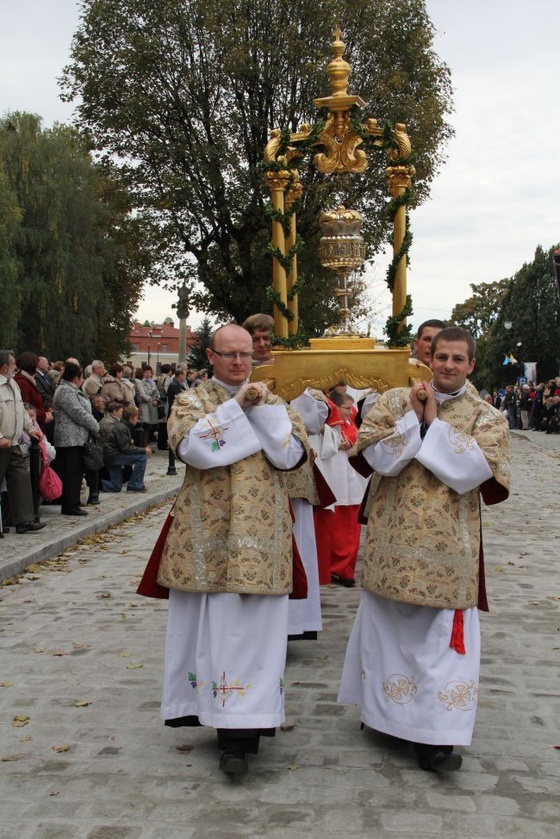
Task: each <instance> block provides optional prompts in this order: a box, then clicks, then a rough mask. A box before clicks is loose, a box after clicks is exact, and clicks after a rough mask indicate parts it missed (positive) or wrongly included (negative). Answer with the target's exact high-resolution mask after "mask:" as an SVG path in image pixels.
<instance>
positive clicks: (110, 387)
mask: <svg viewBox="0 0 560 839" xmlns="http://www.w3.org/2000/svg"><path fill="white" fill-rule="evenodd" d="M123 372H124V367H123V365H122V364H119V362H118V361H117V362H116V364H111V366H110V367H109V372H108V373H107V375H106V376H105V378H104V380H103V387H102V388H101V390H100V393H101V396H103V397H104V399H105V401H106V402H107V403H109V402H120V403H121V405H122V406H123V407H124V406H125V405H128V404H129V400H128V398H127V397H128V393H129V391H128V388H125V387H123V383H122V378H123Z"/></svg>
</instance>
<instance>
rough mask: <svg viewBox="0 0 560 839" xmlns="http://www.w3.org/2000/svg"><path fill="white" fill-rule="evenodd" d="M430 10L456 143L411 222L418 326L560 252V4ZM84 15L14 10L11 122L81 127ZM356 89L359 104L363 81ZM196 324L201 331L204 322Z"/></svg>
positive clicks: (383, 303)
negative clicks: (21, 115)
mask: <svg viewBox="0 0 560 839" xmlns="http://www.w3.org/2000/svg"><path fill="white" fill-rule="evenodd" d="M427 8H428V12H429V14H430V15H431V18H432V21H433V23H434V26H435V28H436V30H437V34H436V39H435V49H436V52H437V53H438V55H439V56H440V58H441V59H442V60H443V61H445V62H446V63H447V64H448V65H449V67H450V68H451V73H452V79H453V85H454V88H455V111H454V113H453V114H452V116H451V122H452V124H453V126H454V128H455V131H456V137H455V139H454V140H453V141H452V142H451V143H450V144H449V146H448V149H447V154H448V160H447V162H446V164H445V165H444V166H443V168H442V171H441V174H440V175H439V176H438V178H437V180H436V181H435V183H434V184H433V187H432V196H431V199H430V201H429V202H427V203H426V204H424V205H423V206H422V207H421V208H420V209H418V210H417V211H415V212H414V213H413V214H412V216H411V224H412V232H413V234H414V243H413V247H412V250H411V262H412V270H411V271H410V273H409V280H408V290H409V291H410V293H411V294H412V298H413V305H414V310H415V314H414V317H413V318H412V319H411V320H412V323H413V324H414V325H415V326H417V325H418V324H419V323H420V321H422V320H425V319H426V318H430V317H440V318H446V317H448V316H449V315H450V313H451V309H452V308H453V306H454V305H455V304H456V303H460V302H462V301H463V300H465V299H466V298H467V297H469V296H470V287H469V284H470V283H480V282H492V281H494V280H499V279H502V278H503V277H510V276H512V275H513V274H514V273H515V272H516V271H517V270H518V269H519V268H521V266H522V265H523V263H525V262H530V261H531V260H532V259H533V255H534V251H535V248H536V247H537V245H539V244H540V245H542V246H543V247H545V248H548V247H550V246H551V245H553V244H557V243H558V242H559V241H560V219H559V217H558V211H557V207H558V204H559V202H560V166H559V165H558V151H557V147H558V137H559V136H560V130H559V129H560V111H559V110H557V109H556V107H557V106H555V105H554V102H555V101H556V100H557V98H558V96H557V88H558V80H559V79H560V58H559V50H558V41H559V36H560V2H559V0H532V2H528V0H484V2H483V0H427ZM78 9H79V4H78V3H76V2H74V0H18V2H17V3H9V4H8V3H6V4H4V8H3V10H2V19H1V26H0V114H2V115H3V114H5V113H6V112H7V111H11V110H20V111H30V112H33V113H37V114H39V115H40V116H42V117H43V120H44V125H45V126H50V125H52V123H53V122H55V121H60V122H65V121H70V120H71V118H72V107H71V106H70V105H65V104H64V103H62V102H61V101H60V99H59V98H58V92H59V91H58V87H57V83H56V80H57V77H58V76H59V75H60V73H61V69H62V67H63V66H64V64H65V63H66V62H67V61H68V58H69V51H70V44H71V39H72V35H73V33H74V31H75V29H76V27H77V24H78V14H79V12H78ZM327 57H328V56H327ZM346 58H347V59H348V60H349V61H350V63H352V56H350V55H347V56H346ZM351 81H352V83H353V84H354V86H355V90H356V92H358V93H359V79H351ZM372 116H375V117H377V118H378V119H380V120H381V119H383V114H372ZM411 139H412V143H413V144H414V138H413V137H412V138H411ZM384 274H385V266H384V264H383V260H379V261H378V262H377V264H376V265H374V266H373V267H372V268H371V270H370V271H369V272H368V277H371V278H372V281H373V291H372V297H373V298H374V299H375V300H376V301H377V305H378V307H379V308H380V312H379V314H378V316H377V317H376V318H374V320H373V326H374V332H375V333H376V334H377V335H378V336H380V335H381V326H382V325H383V324H384V322H385V320H386V317H387V315H388V314H389V305H390V304H389V299H388V296H387V293H386V292H384V291H383V288H384V286H383V283H382V278H383V277H384ZM172 302H174V297H173V296H172V295H171V294H169V293H166V292H162V291H159V290H149V291H147V292H146V295H145V299H144V301H143V303H142V304H141V306H140V309H139V312H138V316H139V317H140V319H141V320H144V319H146V318H148V319H150V320H155V321H161V320H163V319H164V318H165V317H169V316H171V317H172V316H173V314H174V312H173V310H172V309H171V303H172ZM189 322H190V323H191V325H192V326H195V327H196V325H198V322H199V318H191V319H190V321H189Z"/></svg>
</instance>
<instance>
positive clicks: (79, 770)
mask: <svg viewBox="0 0 560 839" xmlns="http://www.w3.org/2000/svg"><path fill="white" fill-rule="evenodd" d="M534 438H536V439H534ZM558 442H560V438H559V439H558ZM555 443H556V440H555V439H554V438H552V437H551V436H550V435H549V436H548V438H547V437H546V435H542V434H536V433H533V434H523V433H518V432H515V433H514V434H513V435H512V451H513V488H512V495H511V497H510V500H509V501H507V502H506V503H504V504H501V505H499V506H497V507H492V508H488V509H485V510H484V535H485V545H486V555H487V577H488V589H489V599H490V604H491V610H492V611H491V612H490V614H488V615H482V617H481V622H482V634H483V658H482V680H481V692H480V704H479V713H478V720H477V726H476V729H475V738H474V741H473V744H472V745H471V746H470V747H469V748H464V749H461V751H462V753H463V756H464V764H463V769H462V770H461V771H460V772H457V773H448V774H447V775H441V776H438V775H435V774H429V773H425V772H421V771H419V770H418V769H416V767H415V763H414V759H413V757H412V755H411V753H410V749H409V747H408V746H407V745H406V744H404V743H402V742H400V741H395V740H392V739H391V738H388V737H384V736H381V735H378V734H375V733H374V732H372V731H360V727H359V715H358V710H357V708H355V707H353V706H346V707H345V706H339V705H338V704H337V703H336V692H337V688H338V680H339V676H340V671H341V666H342V660H343V656H344V651H345V647H346V641H347V638H348V635H349V632H350V629H351V626H352V620H353V616H354V614H355V611H356V608H357V604H358V601H359V596H360V593H359V591H358V590H348V589H343V588H340V587H336V586H332V587H331V586H327V587H325V588H324V589H323V593H322V601H323V619H324V630H323V632H322V633H321V634H320V637H319V640H318V641H317V642H301V641H299V642H291V643H290V644H289V653H288V667H287V671H286V711H287V722H286V725H285V726H284V729H283V730H281V731H278V733H277V736H276V737H275V738H274V739H272V740H264V742H263V745H262V747H261V753H260V754H259V756H258V757H257V758H255V759H252V761H251V764H250V772H249V775H248V776H247V777H246V779H245V780H244V781H241V782H239V781H235V780H234V781H232V780H231V779H229V778H227V777H226V776H225V775H223V773H221V772H220V771H219V770H218V768H217V749H216V745H215V739H214V735H213V733H212V732H210V731H209V730H207V729H202V728H201V729H169V728H165V727H164V726H163V725H162V724H161V723H160V721H159V718H158V717H159V714H158V711H159V701H160V691H161V670H162V653H163V645H164V637H165V621H166V603H165V602H164V601H157V600H149V599H145V598H140V597H138V596H137V595H136V594H135V588H136V586H137V584H138V580H139V578H140V575H141V573H142V571H143V568H144V565H145V562H146V559H147V557H148V555H149V552H150V549H151V547H152V545H153V543H154V541H155V539H156V536H157V533H158V532H159V528H160V527H161V524H162V522H163V519H164V516H165V512H166V510H167V506H168V505H167V504H161V505H159V507H158V508H156V509H154V510H152V511H151V512H136V514H135V515H134V516H133V517H132V518H130V519H128V520H127V521H125V522H124V523H122V524H120V525H118V526H112V527H110V528H109V529H108V530H106V531H105V532H103V533H99V534H98V535H96V536H91V537H90V538H89V539H88V540H87V541H85V542H82V543H81V544H80V545H79V546H77V547H75V548H71V549H65V550H64V551H63V553H62V555H61V556H59V557H58V558H57V559H54V560H51V561H50V562H47V563H45V565H44V566H42V567H35V566H33V567H32V568H31V569H30V570H29V571H28V572H27V573H25V574H23V575H22V576H21V577H20V578H19V581H18V582H17V583H15V584H12V585H4V586H3V587H2V588H0V617H1V620H2V624H1V627H0V630H1V633H2V635H1V639H2V643H1V645H0V801H1V802H2V804H1V807H2V819H1V820H0V839H190V838H191V837H197V839H241V837H254V839H301V837H302V836H309V837H313V839H315V838H316V839H340V837H341V836H344V837H348V839H358V837H360V839H361V837H372V838H373V839H405V837H406V839H412V837H414V839H416V837H417V836H431V837H441V839H465V837H469V839H502V838H503V837H512V839H545V837H546V839H551V837H553V836H557V835H558V824H559V822H560V750H558V749H557V748H555V746H560V731H559V730H558V707H559V700H560V679H559V667H558V664H559V650H560V582H559V576H558V544H557V539H556V525H557V522H558V520H559V511H560V503H559V496H558V476H559V470H560V446H556V445H555ZM545 444H546V445H545ZM154 466H156V464H154ZM156 471H157V470H156ZM147 480H148V479H147ZM158 480H161V481H162V483H163V486H162V492H163V494H164V495H165V494H166V487H167V485H166V484H165V481H163V476H162V477H161V478H158V477H157V476H154V478H153V479H151V478H150V484H152V482H155V481H158ZM168 480H172V479H168ZM154 485H155V484H154ZM129 495H132V493H130V494H129ZM144 500H148V499H144V498H142V501H144ZM153 500H157V499H155V497H154V499H153ZM123 501H124V499H123ZM134 501H135V502H136V498H135V499H134ZM126 502H128V498H126ZM103 503H104V504H108V503H109V502H106V501H104V502H103ZM111 503H112V502H111ZM114 512H115V511H114V510H113V513H114ZM101 514H102V515H105V514H107V515H110V513H109V512H107V513H104V512H103V507H102V509H101ZM111 514H112V513H111ZM121 514H122V511H121ZM62 518H63V517H62V516H60V519H62ZM89 518H91V517H88V520H89ZM88 524H89V521H88ZM53 528H54V525H53ZM46 530H47V528H45V531H46ZM45 531H42V532H43V533H44V532H45ZM52 534H53V536H54V529H53V531H52ZM37 535H39V534H37ZM7 538H8V537H6V539H4V540H3V542H4V545H5V544H6V540H7ZM15 538H16V537H15V536H12V537H11V539H10V541H11V542H13V541H15ZM18 538H19V539H20V540H23V539H25V538H27V537H24V536H22V537H18ZM31 538H32V537H29V543H30V541H31ZM33 538H36V537H33ZM0 550H3V546H2V545H1V544H0Z"/></svg>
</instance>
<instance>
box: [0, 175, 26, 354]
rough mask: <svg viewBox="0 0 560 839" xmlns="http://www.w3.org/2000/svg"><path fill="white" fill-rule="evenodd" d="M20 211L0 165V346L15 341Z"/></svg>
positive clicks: (18, 309)
mask: <svg viewBox="0 0 560 839" xmlns="http://www.w3.org/2000/svg"><path fill="white" fill-rule="evenodd" d="M21 215H22V214H21V210H20V207H19V204H18V201H17V196H16V195H15V193H14V191H13V190H12V188H11V186H10V183H9V180H8V178H7V177H6V174H5V173H4V172H3V171H2V169H1V168H0V300H1V301H2V316H1V318H0V347H2V348H3V349H6V348H13V347H15V346H16V344H17V327H18V322H19V315H20V311H21V286H20V285H19V284H18V262H17V254H16V246H17V242H18V239H19V236H20V231H21Z"/></svg>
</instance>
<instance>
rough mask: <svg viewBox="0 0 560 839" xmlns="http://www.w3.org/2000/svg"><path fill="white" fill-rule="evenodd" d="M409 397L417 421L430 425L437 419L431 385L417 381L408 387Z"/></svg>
mask: <svg viewBox="0 0 560 839" xmlns="http://www.w3.org/2000/svg"><path fill="white" fill-rule="evenodd" d="M422 397H424V398H422ZM409 398H410V404H411V405H412V407H413V409H414V413H415V414H416V416H417V417H418V422H419V423H424V425H425V426H426V427H428V426H430V425H431V424H432V422H433V421H434V420H435V419H437V402H436V397H435V395H434V391H433V388H432V387H431V385H429V384H428V382H418V384H415V385H413V386H412V387H411V388H410V394H409Z"/></svg>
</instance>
